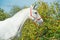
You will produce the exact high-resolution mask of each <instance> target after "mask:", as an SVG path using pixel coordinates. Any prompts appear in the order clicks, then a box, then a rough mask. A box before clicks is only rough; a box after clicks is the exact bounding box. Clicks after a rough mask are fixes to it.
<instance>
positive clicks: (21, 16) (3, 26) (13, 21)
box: [0, 7, 43, 40]
mask: <svg viewBox="0 0 60 40" xmlns="http://www.w3.org/2000/svg"><path fill="white" fill-rule="evenodd" d="M28 18H30V19H32V20H33V21H34V22H36V23H37V24H40V23H42V22H43V20H42V18H41V17H40V15H39V14H38V12H37V11H36V10H34V9H33V7H30V8H26V9H23V10H21V11H19V12H18V13H16V14H15V15H14V16H13V17H11V18H8V19H6V20H4V21H0V40H11V39H10V38H12V37H14V36H16V34H17V31H18V29H19V31H21V28H22V26H23V24H24V22H25V21H26V20H27V19H28Z"/></svg>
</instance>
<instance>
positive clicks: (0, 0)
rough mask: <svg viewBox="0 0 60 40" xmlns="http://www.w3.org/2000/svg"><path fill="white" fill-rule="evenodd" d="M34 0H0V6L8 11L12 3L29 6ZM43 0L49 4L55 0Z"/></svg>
mask: <svg viewBox="0 0 60 40" xmlns="http://www.w3.org/2000/svg"><path fill="white" fill-rule="evenodd" d="M36 1H37V0H0V8H2V9H4V10H5V11H6V12H9V11H10V10H11V7H12V6H13V5H17V6H20V7H24V6H30V5H32V4H33V3H34V2H36ZM43 1H44V2H47V3H48V4H49V3H51V2H54V1H55V0H43Z"/></svg>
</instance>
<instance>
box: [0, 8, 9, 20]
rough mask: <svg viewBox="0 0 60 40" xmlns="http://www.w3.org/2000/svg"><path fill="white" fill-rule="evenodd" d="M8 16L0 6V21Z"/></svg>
mask: <svg viewBox="0 0 60 40" xmlns="http://www.w3.org/2000/svg"><path fill="white" fill-rule="evenodd" d="M8 17H9V15H8V14H7V13H5V12H4V10H3V9H1V8H0V21H2V20H5V19H7V18H8Z"/></svg>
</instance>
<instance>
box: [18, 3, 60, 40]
mask: <svg viewBox="0 0 60 40" xmlns="http://www.w3.org/2000/svg"><path fill="white" fill-rule="evenodd" d="M37 11H38V12H39V13H40V15H41V17H42V18H43V20H44V24H43V25H41V26H39V27H36V26H35V25H34V24H33V22H32V21H31V20H29V19H28V20H27V21H26V22H25V24H24V28H23V30H22V36H21V38H19V39H20V40H60V5H59V4H58V3H57V2H56V3H51V5H50V6H49V5H48V4H47V3H45V2H40V3H39V6H38V8H37Z"/></svg>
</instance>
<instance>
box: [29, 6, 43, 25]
mask: <svg viewBox="0 0 60 40" xmlns="http://www.w3.org/2000/svg"><path fill="white" fill-rule="evenodd" d="M35 6H36V5H35ZM35 6H34V7H33V6H31V7H30V14H29V15H30V16H29V18H30V19H32V20H33V21H34V23H35V24H36V23H37V24H38V25H40V24H42V23H43V19H42V18H41V16H40V15H39V13H38V12H37V10H36V7H35Z"/></svg>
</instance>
